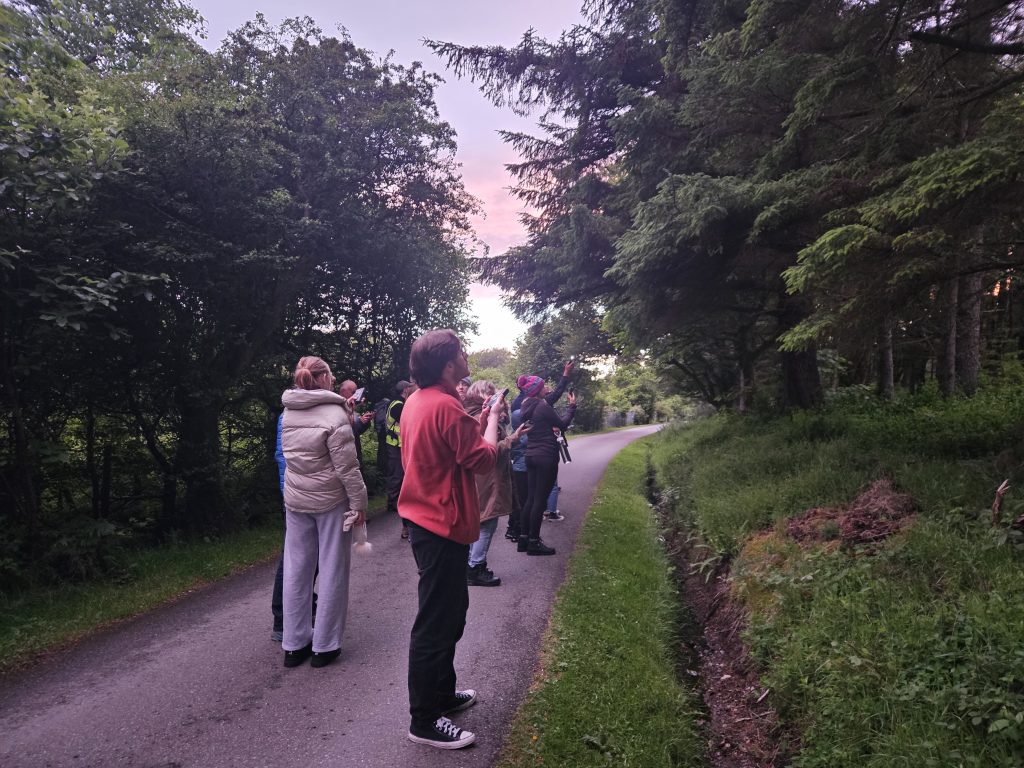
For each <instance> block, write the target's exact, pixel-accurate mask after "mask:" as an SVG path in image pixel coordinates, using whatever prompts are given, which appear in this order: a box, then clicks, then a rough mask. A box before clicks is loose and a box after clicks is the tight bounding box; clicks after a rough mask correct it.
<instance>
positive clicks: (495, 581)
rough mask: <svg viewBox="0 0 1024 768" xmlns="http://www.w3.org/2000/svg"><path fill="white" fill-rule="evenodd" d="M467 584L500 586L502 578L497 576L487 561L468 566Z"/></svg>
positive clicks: (473, 585) (472, 585)
mask: <svg viewBox="0 0 1024 768" xmlns="http://www.w3.org/2000/svg"><path fill="white" fill-rule="evenodd" d="M466 584H467V585H469V586H471V587H500V586H501V579H499V578H498V577H497V576H495V575H494V574H493V573H492V572H491V571H490V570H489V569H488V568H487V564H486V563H480V564H479V565H474V566H470V567H467V568H466Z"/></svg>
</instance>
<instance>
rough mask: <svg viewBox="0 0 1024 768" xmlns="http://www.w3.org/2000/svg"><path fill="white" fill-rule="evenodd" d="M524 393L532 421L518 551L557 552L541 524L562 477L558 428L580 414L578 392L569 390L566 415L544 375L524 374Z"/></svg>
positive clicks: (523, 409) (525, 412)
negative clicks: (544, 538) (560, 412)
mask: <svg viewBox="0 0 1024 768" xmlns="http://www.w3.org/2000/svg"><path fill="white" fill-rule="evenodd" d="M572 366H573V364H572V363H571V362H570V363H567V364H566V366H565V373H563V376H562V382H560V386H559V389H563V390H564V387H565V386H566V385H567V384H568V376H569V374H570V373H572ZM517 384H518V385H519V389H520V391H521V394H522V396H523V399H522V402H521V406H520V409H519V411H520V415H521V420H522V422H523V423H525V422H531V423H532V428H531V430H530V437H529V439H528V440H527V443H526V478H527V488H528V490H527V503H526V504H525V505H524V507H523V509H522V512H521V514H520V517H519V538H518V541H517V544H518V547H517V548H518V551H519V552H525V553H526V554H528V555H553V554H555V549H554V547H549V546H547V545H546V544H545V543H544V542H543V541H542V540H541V538H540V527H541V522H542V521H543V515H544V509H545V507H546V505H547V500H548V495H549V494H550V493H551V489H552V488H553V487H554V485H555V480H556V479H557V477H558V461H559V451H558V442H557V438H556V437H555V432H554V430H555V429H556V428H557V429H559V430H561V431H565V430H566V429H568V428H569V424H571V423H572V419H573V416H575V415H576V395H575V394H574V393H572V392H570V393H569V396H568V402H569V407H568V409H567V410H566V414H565V418H564V419H563V418H562V417H561V416H559V415H558V413H557V412H556V411H555V409H554V408H553V407H552V406H553V404H554V402H555V401H557V399H558V396H559V395H560V394H561V392H560V391H559V389H556V390H555V391H554V392H552V391H550V390H549V389H548V387H547V384H546V383H545V382H544V379H542V378H541V377H540V376H525V377H523V376H520V377H519V381H518V382H517Z"/></svg>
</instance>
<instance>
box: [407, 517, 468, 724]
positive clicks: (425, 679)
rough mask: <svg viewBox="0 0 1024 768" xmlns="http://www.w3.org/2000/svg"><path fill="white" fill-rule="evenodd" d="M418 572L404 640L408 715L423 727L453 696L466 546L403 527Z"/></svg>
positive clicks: (463, 600) (462, 624)
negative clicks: (412, 618)
mask: <svg viewBox="0 0 1024 768" xmlns="http://www.w3.org/2000/svg"><path fill="white" fill-rule="evenodd" d="M409 543H410V544H411V545H412V554H413V557H415V558H416V568H417V570H418V571H419V575H420V580H419V587H418V593H419V610H418V611H417V613H416V621H415V622H414V623H413V625H412V635H411V637H410V638H409V714H410V715H411V717H412V723H413V725H414V726H417V727H429V726H430V725H432V724H433V723H434V721H435V720H437V718H439V717H440V716H441V711H442V709H444V705H445V704H449V703H450V702H451V698H452V696H454V695H455V646H456V644H457V643H458V642H459V640H460V639H462V632H463V630H464V629H465V628H466V611H467V610H468V609H469V587H468V586H466V563H467V562H468V561H469V545H468V544H458V543H457V542H454V541H452V540H451V539H446V538H443V537H441V536H438V535H437V534H434V533H431V532H430V531H428V530H426V529H424V528H421V527H420V526H418V525H416V524H415V523H412V522H410V523H409Z"/></svg>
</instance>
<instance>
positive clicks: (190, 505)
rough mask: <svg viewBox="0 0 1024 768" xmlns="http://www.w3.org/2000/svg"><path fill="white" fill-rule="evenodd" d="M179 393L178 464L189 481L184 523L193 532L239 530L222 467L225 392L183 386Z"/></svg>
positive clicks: (184, 480) (182, 518) (176, 459)
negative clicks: (226, 488) (222, 427)
mask: <svg viewBox="0 0 1024 768" xmlns="http://www.w3.org/2000/svg"><path fill="white" fill-rule="evenodd" d="M177 395H178V396H177V401H178V407H179V412H180V416H181V420H180V422H179V426H178V446H177V451H176V452H175V462H174V464H175V469H176V474H177V476H178V477H179V478H180V479H181V480H182V481H183V482H184V483H185V504H184V509H183V510H182V514H181V525H182V527H183V528H184V530H185V531H186V532H187V533H189V534H198V533H204V532H209V531H214V532H217V533H225V532H228V531H232V530H236V529H237V528H238V527H239V518H238V516H237V514H236V513H235V510H234V509H232V508H231V507H230V505H229V504H228V503H227V499H226V497H225V495H224V484H223V472H222V467H221V453H220V413H221V409H222V407H223V402H222V400H223V395H222V394H221V393H220V392H218V391H215V390H212V389H210V390H188V391H186V390H185V389H179V391H178V393H177Z"/></svg>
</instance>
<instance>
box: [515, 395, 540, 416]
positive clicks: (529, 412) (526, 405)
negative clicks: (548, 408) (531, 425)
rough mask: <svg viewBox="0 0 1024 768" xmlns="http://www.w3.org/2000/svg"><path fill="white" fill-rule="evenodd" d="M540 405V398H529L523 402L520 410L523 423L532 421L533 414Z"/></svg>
mask: <svg viewBox="0 0 1024 768" xmlns="http://www.w3.org/2000/svg"><path fill="white" fill-rule="evenodd" d="M538 405H540V398H539V397H528V398H526V399H525V400H523V404H522V407H521V408H520V415H521V418H522V420H523V421H532V420H533V412H534V411H536V410H537V406H538Z"/></svg>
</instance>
